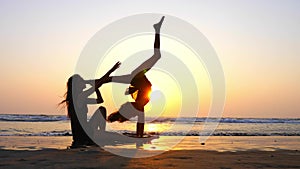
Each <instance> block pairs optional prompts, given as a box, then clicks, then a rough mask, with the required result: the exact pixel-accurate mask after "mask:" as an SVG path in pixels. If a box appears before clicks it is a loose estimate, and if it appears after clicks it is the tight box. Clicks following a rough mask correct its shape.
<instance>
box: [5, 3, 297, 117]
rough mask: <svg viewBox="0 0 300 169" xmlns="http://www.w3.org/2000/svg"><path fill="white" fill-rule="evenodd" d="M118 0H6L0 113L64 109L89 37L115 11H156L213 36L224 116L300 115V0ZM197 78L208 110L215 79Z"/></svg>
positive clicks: (121, 14) (123, 13)
mask: <svg viewBox="0 0 300 169" xmlns="http://www.w3.org/2000/svg"><path fill="white" fill-rule="evenodd" d="M170 3H172V5H171V6H170V5H169V4H170ZM115 4H116V3H115V2H114V3H112V2H111V3H110V2H105V3H104V2H93V3H89V4H84V3H83V2H73V1H69V2H68V1H64V2H61V3H60V4H56V3H55V2H51V1H49V2H39V1H35V2H34V1H31V2H22V1H20V2H19V3H14V2H12V1H11V2H10V1H1V2H0V17H1V29H0V37H1V38H0V55H1V57H0V78H1V88H0V93H1V95H0V113H27V114H65V112H64V110H61V109H60V108H58V107H57V103H58V102H60V101H61V99H62V98H61V97H62V96H63V94H64V92H65V89H66V88H65V83H66V81H67V79H68V77H69V76H71V75H72V74H73V72H74V69H75V65H76V62H77V59H78V57H79V55H80V52H81V51H82V49H83V47H84V46H85V44H86V43H87V41H88V40H89V39H90V38H91V37H92V36H93V35H94V34H95V33H96V32H97V31H98V30H100V29H101V28H102V27H104V26H105V25H107V24H109V23H111V22H113V21H115V20H117V19H120V18H122V17H124V16H129V15H133V14H137V13H145V12H153V13H166V14H169V15H173V16H176V17H179V18H181V19H184V20H186V21H187V22H189V23H191V24H193V25H194V26H195V27H197V28H198V29H199V31H201V32H202V33H203V34H204V35H205V36H206V37H207V39H208V40H209V41H210V42H211V44H212V46H213V47H214V49H215V50H216V52H217V54H218V56H219V59H220V62H221V64H222V66H223V70H224V74H225V79H226V103H225V111H224V113H223V116H225V117H269V118H272V117H273V118H276V117H284V118H300V106H299V104H298V102H299V100H300V88H299V86H300V78H299V77H300V69H299V63H300V57H299V56H300V48H299V44H300V25H299V20H300V12H299V8H300V2H299V1H297V0H295V1H293V0H287V1H272V3H269V2H267V1H264V2H261V1H250V0H249V1H243V2H241V1H234V0H229V1H226V2H224V1H219V2H218V3H217V2H215V1H214V2H211V1H190V4H186V3H185V2H181V1H178V2H176V3H174V2H173V1H164V2H161V4H160V5H159V6H157V5H155V4H154V3H150V2H149V3H148V2H133V1H130V2H123V1H118V4H119V5H118V6H122V9H118V10H117V11H116V10H115V6H114V5H115ZM183 5H184V6H185V8H182V6H183ZM104 6H105V7H104ZM149 43H150V42H149ZM151 43H152V41H151ZM167 44H168V43H165V45H166V46H165V47H167ZM162 47H163V44H162ZM99 73H101V72H99ZM150 76H151V75H150ZM206 80H207V79H206ZM199 83H200V84H203V83H205V84H206V86H205V87H203V86H202V90H203V91H205V92H204V93H201V94H202V95H203V97H204V98H205V99H203V101H201V103H200V106H201V109H200V110H201V111H200V115H204V114H205V113H206V112H207V111H208V109H209V103H210V99H211V95H210V94H211V93H210V91H209V87H210V86H209V82H208V81H205V80H203V81H202V82H199ZM206 89H207V90H206ZM174 90H175V89H174ZM111 109H113V108H111ZM169 111H171V110H169ZM169 114H170V115H171V114H172V113H169Z"/></svg>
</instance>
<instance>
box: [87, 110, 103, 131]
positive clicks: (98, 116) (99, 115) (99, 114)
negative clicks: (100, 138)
mask: <svg viewBox="0 0 300 169" xmlns="http://www.w3.org/2000/svg"><path fill="white" fill-rule="evenodd" d="M105 119H106V109H105V107H103V106H101V107H99V109H97V110H96V111H95V113H94V114H93V116H92V117H91V119H90V121H89V124H90V126H91V129H92V130H93V132H95V131H97V130H98V128H99V129H100V131H105V128H106V120H105Z"/></svg>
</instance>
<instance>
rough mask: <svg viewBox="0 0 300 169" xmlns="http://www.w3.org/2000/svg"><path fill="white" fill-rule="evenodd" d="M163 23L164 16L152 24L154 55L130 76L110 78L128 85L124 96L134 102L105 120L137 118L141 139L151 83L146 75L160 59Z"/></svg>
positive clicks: (126, 104) (137, 130)
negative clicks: (128, 95) (129, 96)
mask: <svg viewBox="0 0 300 169" xmlns="http://www.w3.org/2000/svg"><path fill="white" fill-rule="evenodd" d="M163 21H164V16H163V17H162V18H161V20H160V21H159V22H158V23H157V24H154V25H153V27H154V30H155V41H154V55H153V56H152V57H151V58H149V59H148V60H146V61H145V62H144V63H142V64H141V65H140V66H139V67H137V68H136V69H135V70H134V71H132V72H131V74H128V75H122V76H112V82H117V83H126V84H130V86H129V88H128V89H127V90H126V92H125V94H130V95H131V96H132V98H133V99H134V100H135V102H127V103H124V104H123V105H122V106H121V107H120V109H119V111H118V112H114V113H112V114H110V115H109V117H108V118H107V121H108V122H114V121H119V122H124V121H127V120H129V119H130V118H132V117H136V116H138V121H137V127H136V136H137V137H143V133H144V124H145V115H144V106H145V105H146V104H147V103H148V102H149V100H150V94H151V86H152V84H151V82H150V81H149V80H148V79H147V77H146V75H145V74H146V73H147V72H148V71H149V70H150V69H151V68H152V67H153V66H154V64H155V63H156V62H157V61H158V60H159V59H160V58H161V53H160V28H161V25H162V23H163Z"/></svg>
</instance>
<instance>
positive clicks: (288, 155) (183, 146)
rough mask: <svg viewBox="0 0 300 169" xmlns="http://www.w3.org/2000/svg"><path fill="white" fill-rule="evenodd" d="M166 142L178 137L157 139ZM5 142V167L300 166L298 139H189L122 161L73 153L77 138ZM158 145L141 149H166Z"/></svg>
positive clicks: (88, 151)
mask: <svg viewBox="0 0 300 169" xmlns="http://www.w3.org/2000/svg"><path fill="white" fill-rule="evenodd" d="M163 139H166V140H167V141H172V139H173V140H174V139H175V138H174V137H172V136H171V137H166V138H164V137H161V138H160V139H158V140H156V141H158V142H159V141H160V140H161V142H163ZM0 143H1V149H0V157H1V158H0V159H1V160H0V168H219V169H229V168H232V169H234V168H300V150H299V148H300V137H298V136H296V137H285V136H278V137H268V136H265V137H247V136H246V137H245V136H244V137H232V136H228V137H224V136H223V137H210V138H209V139H208V140H207V142H206V144H205V145H200V144H199V142H198V137H185V139H184V140H183V141H182V142H181V143H180V144H178V145H176V146H175V147H173V148H172V149H171V150H169V151H166V152H163V153H162V154H159V155H155V156H152V157H148V158H127V157H122V156H118V155H115V154H112V153H110V152H107V151H105V150H103V149H102V148H100V147H89V148H78V149H67V148H66V146H68V145H70V143H71V137H18V136H7V137H6V136H2V137H0ZM155 145H159V144H158V143H154V144H153V145H151V146H149V147H150V148H149V147H147V146H146V145H144V148H143V149H142V150H136V151H146V152H154V151H156V152H158V151H161V150H159V148H163V146H161V147H159V146H156V147H155ZM153 146H154V147H155V148H153ZM125 148H126V146H125V147H124V146H123V147H122V148H120V147H119V148H116V149H125ZM148 148H149V149H148ZM127 149H130V146H129V147H127ZM132 150H133V149H132Z"/></svg>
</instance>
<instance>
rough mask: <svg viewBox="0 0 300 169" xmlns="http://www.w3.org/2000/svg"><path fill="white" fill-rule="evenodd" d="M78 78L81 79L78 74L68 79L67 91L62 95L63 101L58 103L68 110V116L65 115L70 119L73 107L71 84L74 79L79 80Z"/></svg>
mask: <svg viewBox="0 0 300 169" xmlns="http://www.w3.org/2000/svg"><path fill="white" fill-rule="evenodd" d="M79 78H81V77H80V76H79V75H78V74H75V75H73V76H71V77H70V78H69V79H68V82H67V91H66V93H65V94H64V97H65V99H64V100H63V101H61V102H60V103H59V104H60V105H61V104H66V106H67V109H68V114H67V115H68V117H71V113H72V110H71V107H73V106H74V105H73V84H74V83H73V82H74V80H75V79H79ZM75 81H76V80H75Z"/></svg>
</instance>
